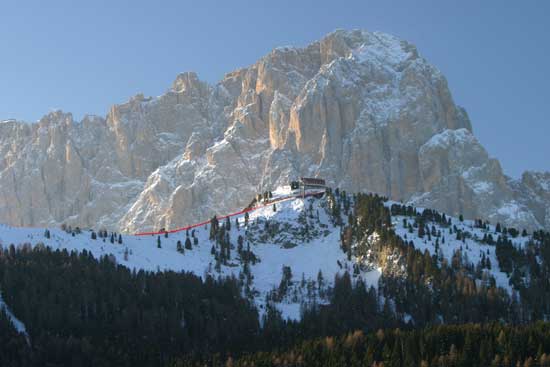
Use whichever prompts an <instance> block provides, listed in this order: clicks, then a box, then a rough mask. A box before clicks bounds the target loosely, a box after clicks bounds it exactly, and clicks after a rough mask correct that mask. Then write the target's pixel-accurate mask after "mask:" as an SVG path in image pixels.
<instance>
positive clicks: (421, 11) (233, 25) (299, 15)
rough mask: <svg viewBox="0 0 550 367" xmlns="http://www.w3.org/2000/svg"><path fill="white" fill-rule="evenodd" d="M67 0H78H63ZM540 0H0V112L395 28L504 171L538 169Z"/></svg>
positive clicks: (549, 8) (73, 107) (102, 98)
mask: <svg viewBox="0 0 550 367" xmlns="http://www.w3.org/2000/svg"><path fill="white" fill-rule="evenodd" d="M75 4H77V5H75ZM549 24H550V1H544V0H540V1H534V0H533V1H530V0H526V1H478V0H475V1H464V0H462V1H452V0H448V1H441V0H433V1H423V0H419V1H410V0H404V1H386V0H384V1H382V0H380V1H367V0H363V1H334V0H332V1H320V0H317V1H299V0H294V1H287V0H277V1H258V0H256V1H237V0H235V1H221V0H220V1H217V2H213V1H150V0H149V1H138V0H133V1H116V0H114V1H103V0H94V1H86V2H80V1H56V0H51V1H47V2H45V1H38V0H36V1H23V0H20V1H13V0H3V1H2V2H1V3H0V86H1V88H0V100H1V103H0V119H5V118H17V119H22V120H27V121H34V120H37V119H39V118H40V117H41V116H42V115H44V114H45V113H47V112H48V111H49V110H51V109H54V108H61V109H63V110H64V111H68V112H73V113H74V115H75V116H76V118H78V119H79V118H81V117H82V116H83V115H84V114H86V113H91V114H98V115H105V114H106V112H107V110H108V108H109V106H110V105H112V104H114V103H121V102H124V101H126V100H127V99H128V98H129V97H130V96H132V95H135V94H136V93H138V92H143V93H144V94H145V95H159V94H162V93H163V92H164V91H165V90H166V89H167V88H168V87H169V86H170V84H171V82H172V80H173V79H174V77H175V76H176V74H177V73H178V72H180V71H186V70H193V71H196V72H197V73H198V74H199V76H200V77H201V78H202V79H205V80H207V81H209V82H212V83H213V82H216V81H217V80H219V79H220V78H221V77H222V76H223V74H224V73H226V72H229V71H231V70H233V69H235V68H237V67H240V66H246V65H249V64H252V63H254V62H255V61H256V60H257V59H258V58H259V57H261V56H262V55H264V54H265V53H267V52H269V51H270V50H271V49H272V48H274V47H276V46H281V45H296V46H302V45H306V44H308V43H309V42H311V41H313V40H316V39H319V38H321V37H322V36H323V35H325V34H326V33H329V32H330V31H332V30H334V29H336V28H346V29H352V28H363V29H367V30H380V31H385V32H388V33H392V34H395V35H397V36H399V37H401V38H404V39H406V40H409V41H411V42H413V43H414V44H416V45H417V46H418V48H419V50H420V52H421V53H422V54H423V55H424V56H425V57H426V58H427V59H428V60H429V61H430V62H431V63H433V64H434V65H436V66H437V67H438V68H439V69H440V70H442V71H443V73H444V74H445V75H446V76H447V78H448V80H449V85H450V88H451V91H452V92H453V95H454V98H455V101H456V102H457V103H458V104H460V105H462V106H464V107H465V108H466V109H467V110H468V112H469V114H470V118H471V119H472V123H473V126H474V131H475V133H476V135H477V136H478V138H479V139H480V140H481V142H482V143H483V144H484V145H485V146H486V148H487V149H488V150H489V153H490V154H491V155H492V156H495V157H497V158H499V159H500V160H501V162H502V165H503V167H504V169H505V171H506V173H508V174H510V175H512V176H516V177H517V176H519V174H520V173H521V171H522V170H523V169H538V170H550V143H549V140H550V139H549V138H550V118H549V114H548V107H549V106H550V91H549V85H548V84H549V83H550V71H549V70H550V26H549Z"/></svg>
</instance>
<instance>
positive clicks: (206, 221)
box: [135, 191, 325, 236]
mask: <svg viewBox="0 0 550 367" xmlns="http://www.w3.org/2000/svg"><path fill="white" fill-rule="evenodd" d="M324 193H325V191H315V192H307V193H305V194H304V195H301V194H298V195H289V196H284V197H281V198H277V199H275V200H271V201H269V202H267V203H264V204H262V205H259V206H255V207H252V208H246V209H243V210H241V211H238V212H235V213H231V214H227V215H223V216H221V217H216V218H218V220H221V219H225V218H230V217H234V216H236V215H241V214H244V213H248V212H251V211H254V210H257V209H260V208H265V207H266V206H268V205H273V204H276V203H280V202H281V201H287V200H292V199H296V198H300V197H308V196H315V195H319V194H324ZM208 223H210V219H209V220H205V221H204V222H200V223H195V224H192V225H190V226H187V227H180V228H176V229H171V230H169V231H157V232H140V233H136V234H135V236H154V235H161V234H165V233H177V232H181V231H187V230H189V229H193V228H197V227H201V226H204V225H206V224H208Z"/></svg>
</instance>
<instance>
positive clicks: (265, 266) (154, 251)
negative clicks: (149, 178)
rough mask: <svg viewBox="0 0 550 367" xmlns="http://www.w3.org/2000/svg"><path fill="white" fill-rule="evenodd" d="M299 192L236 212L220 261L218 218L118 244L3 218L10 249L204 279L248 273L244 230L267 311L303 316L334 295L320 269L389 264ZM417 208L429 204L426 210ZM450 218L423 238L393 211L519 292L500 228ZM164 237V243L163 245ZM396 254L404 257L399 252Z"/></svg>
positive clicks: (372, 273)
mask: <svg viewBox="0 0 550 367" xmlns="http://www.w3.org/2000/svg"><path fill="white" fill-rule="evenodd" d="M292 194H295V192H292V191H291V190H290V188H289V187H281V188H278V189H277V190H275V191H273V196H272V199H271V200H281V199H283V201H279V202H276V204H275V205H271V204H270V205H267V206H263V207H259V208H257V209H255V210H253V211H251V212H249V213H248V216H249V218H248V224H245V222H246V218H245V216H246V214H240V215H237V216H236V217H232V218H230V220H229V222H230V225H231V228H230V230H229V231H227V233H228V235H227V236H228V239H229V242H230V243H231V249H230V257H229V259H228V260H227V262H226V263H225V264H223V263H220V262H219V261H217V260H216V258H215V256H214V255H213V250H214V249H213V247H214V248H215V241H211V240H210V238H209V237H210V224H206V225H203V226H200V227H197V228H195V229H193V230H189V231H187V232H185V231H182V232H178V233H172V234H169V235H168V237H165V236H164V235H160V236H158V235H148V236H133V235H122V236H121V239H122V243H121V244H119V243H118V235H115V236H114V237H115V238H114V239H115V241H114V243H111V241H110V234H109V236H108V237H107V238H105V239H103V238H100V237H98V238H97V239H92V236H91V234H92V232H91V230H85V231H82V232H81V233H79V234H72V233H68V232H66V231H63V230H61V229H58V228H49V229H48V230H49V232H50V238H46V236H45V229H44V228H14V227H10V226H7V225H0V246H2V247H4V248H6V247H8V246H10V245H11V244H14V245H16V246H17V245H24V244H30V245H31V246H36V245H39V244H43V245H45V246H48V247H50V248H52V249H60V250H67V251H77V252H80V251H83V250H86V251H89V252H90V253H91V254H93V256H95V257H97V258H99V257H102V256H106V255H109V256H111V257H112V258H113V260H115V261H116V262H117V263H118V264H121V265H123V266H126V267H128V268H130V269H137V270H145V271H152V272H155V271H166V270H172V271H178V272H179V271H185V272H191V273H193V274H195V275H197V276H199V277H202V278H203V279H204V278H205V277H206V276H213V277H216V278H217V277H227V276H233V277H235V278H238V279H239V278H240V279H243V278H244V276H243V273H244V267H245V262H244V261H243V260H242V259H241V258H240V255H239V253H238V250H237V244H238V243H239V237H242V238H241V243H242V245H243V246H242V247H243V248H244V249H247V248H250V251H252V253H253V254H254V256H255V257H256V258H257V261H256V262H250V263H249V265H248V266H249V270H250V274H251V281H250V291H251V292H249V294H248V295H249V296H250V297H252V298H253V300H254V302H255V304H256V306H257V307H258V310H259V312H260V314H262V313H263V312H265V307H266V303H267V302H272V303H273V304H274V305H275V307H277V308H278V309H279V310H280V311H281V313H282V315H283V317H285V318H289V319H295V320H296V319H300V317H301V314H300V313H301V310H302V307H304V306H307V304H309V303H312V302H314V303H316V304H323V303H326V302H328V297H327V296H326V294H324V293H323V292H322V291H321V290H319V291H317V290H316V291H314V294H313V295H311V292H310V293H309V294H308V295H306V294H305V290H304V283H309V282H316V281H317V280H318V277H319V272H321V273H322V277H323V279H324V284H325V287H330V286H331V285H332V283H333V281H334V278H335V276H336V275H337V274H343V273H344V272H346V271H347V272H349V273H350V274H353V270H354V265H355V264H357V263H359V264H361V267H360V269H361V270H360V271H359V274H357V275H354V279H355V280H357V279H358V277H360V278H362V280H363V281H364V282H365V284H366V285H367V286H369V287H370V286H372V287H374V288H377V286H378V281H379V279H380V277H381V275H382V272H383V269H382V268H380V267H378V265H377V264H375V263H372V264H371V263H365V262H366V260H365V258H364V257H361V258H357V257H356V256H355V255H353V256H352V257H351V259H350V260H348V258H347V256H346V254H345V253H344V251H343V250H342V249H341V247H340V230H341V229H340V227H337V226H334V225H333V224H332V222H331V218H330V216H329V215H328V213H327V209H326V206H327V201H326V200H325V198H324V197H323V198H320V199H319V198H315V197H308V198H290V199H288V198H287V197H288V196H289V195H292ZM285 198H287V199H285ZM392 204H395V202H391V201H388V202H387V203H386V205H387V206H388V207H390V206H391V205H392ZM417 210H419V211H420V212H421V211H422V209H417ZM448 218H450V220H451V226H449V225H444V226H443V225H442V226H440V225H438V224H437V223H431V222H430V223H428V228H429V229H431V228H432V226H435V230H436V231H437V232H438V233H439V235H438V236H431V237H430V236H424V237H423V238H420V237H419V235H418V233H417V230H416V229H415V230H414V231H413V232H412V233H411V232H410V230H409V228H408V227H405V226H404V220H405V221H407V222H408V223H412V221H413V219H412V218H411V217H407V216H399V215H395V216H393V217H392V224H393V228H394V230H395V232H396V234H397V235H398V236H400V237H401V238H403V239H404V240H406V241H412V243H413V245H414V247H415V248H417V249H419V250H420V251H423V252H424V251H428V252H429V253H430V254H432V255H437V256H438V258H439V259H440V261H442V260H443V259H445V260H446V261H447V262H449V263H451V261H452V258H453V255H454V254H455V252H456V251H457V250H461V252H462V261H463V262H464V263H471V264H472V265H473V266H475V265H476V264H478V263H479V262H480V261H481V259H482V258H485V259H488V260H489V261H490V263H491V268H490V269H484V271H486V272H488V274H487V275H490V276H492V277H494V279H495V281H496V284H497V285H498V286H499V287H501V288H503V289H505V290H506V291H507V292H508V293H509V294H511V293H512V287H511V286H510V283H509V280H510V277H509V275H508V274H506V273H504V272H502V271H501V270H500V268H499V263H498V260H497V258H496V254H495V246H492V245H487V244H483V243H482V242H481V239H482V238H483V237H484V235H485V234H492V235H493V236H495V227H494V226H488V227H487V228H486V229H482V228H476V227H475V226H474V222H473V221H468V220H466V221H460V220H458V219H456V218H452V217H448ZM237 223H238V225H237ZM305 223H307V225H306V224H305ZM224 224H226V220H225V219H222V220H220V226H222V225H224ZM304 227H307V228H308V231H306V232H307V236H306V237H304ZM454 227H456V228H457V229H459V230H460V231H462V232H464V233H469V235H468V237H467V238H465V239H460V240H459V239H457V238H456V234H455V232H453V233H452V234H451V233H450V228H454ZM273 228H274V229H273ZM270 229H273V230H270ZM187 236H189V238H190V240H191V243H192V248H191V249H184V251H183V253H180V252H178V250H177V243H178V241H181V244H182V245H184V244H185V241H186V238H187ZM159 238H160V244H161V245H160V248H159V247H158V240H159ZM194 238H196V242H197V243H196V244H194V242H195V240H194ZM377 238H378V237H377V236H376V233H375V234H373V235H371V238H369V240H368V241H377ZM443 238H444V241H443ZM528 240H529V237H521V236H519V237H517V238H515V239H513V243H514V245H515V246H517V247H520V248H521V247H524V246H525V245H526V244H527V242H528ZM436 241H437V242H438V246H436ZM436 247H438V250H436ZM214 252H215V251H214ZM393 260H394V261H398V259H393ZM283 267H289V268H290V270H291V273H292V278H291V286H290V288H289V292H288V294H287V295H286V296H285V297H283V298H280V299H275V300H274V298H273V294H274V292H276V291H275V290H276V289H277V288H278V287H279V285H280V283H281V278H282V275H283ZM314 288H315V289H317V288H316V287H314ZM243 292H244V290H243ZM0 301H1V300H0ZM0 305H3V303H0ZM10 315H11V314H10ZM12 320H14V324H15V325H17V326H18V329H19V330H22V331H24V325H22V324H21V323H20V322H18V321H17V319H16V318H15V316H13V315H12Z"/></svg>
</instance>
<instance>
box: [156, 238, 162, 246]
mask: <svg viewBox="0 0 550 367" xmlns="http://www.w3.org/2000/svg"><path fill="white" fill-rule="evenodd" d="M161 247H162V246H161V245H160V236H158V237H157V248H161Z"/></svg>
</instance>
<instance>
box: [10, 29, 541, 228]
mask: <svg viewBox="0 0 550 367" xmlns="http://www.w3.org/2000/svg"><path fill="white" fill-rule="evenodd" d="M0 134H1V135H0V154H1V160H0V221H1V222H7V223H10V224H13V225H25V226H38V225H40V226H44V225H56V224H60V223H67V224H72V225H80V226H83V227H91V226H94V227H97V226H103V227H105V228H108V229H117V230H122V231H127V232H134V231H138V230H148V229H155V228H162V227H167V228H170V227H176V226H181V225H184V224H187V223H191V222H194V221H196V220H200V219H205V218H208V217H209V216H211V215H213V214H214V213H220V212H225V211H230V210H234V209H236V208H239V207H243V206H244V205H246V204H248V202H247V201H248V200H249V198H250V197H251V196H253V195H254V194H255V193H256V192H259V191H263V190H267V189H270V188H272V187H275V186H277V185H281V184H286V183H287V182H288V181H289V179H291V178H294V177H298V176H300V175H305V176H321V177H324V178H326V179H327V180H328V182H329V183H330V184H331V185H333V186H339V187H341V188H343V189H346V190H350V191H374V192H378V193H381V194H384V195H387V196H389V197H390V198H392V199H395V200H402V201H406V202H411V203H414V204H415V205H419V206H426V207H433V208H436V209H440V210H442V211H445V212H447V213H450V214H464V215H465V216H466V217H471V218H474V217H475V218H477V217H479V218H486V219H489V220H491V221H492V222H497V221H499V222H502V223H504V224H506V225H514V226H517V227H526V228H529V229H534V228H547V229H550V209H549V208H550V178H549V175H550V174H549V173H533V172H528V173H525V174H524V176H523V178H522V179H521V180H513V179H511V178H509V177H507V176H506V175H505V174H504V173H503V171H502V169H501V167H500V164H499V162H498V161H497V160H495V159H492V158H491V157H489V156H488V154H487V152H486V151H485V149H484V148H483V147H482V146H481V145H480V144H479V142H478V141H477V140H476V138H475V137H474V135H473V132H472V126H471V123H470V120H469V118H468V115H467V113H466V112H465V110H464V109H462V108H460V107H458V106H456V105H455V103H454V102H453V99H452V96H451V93H450V91H449V88H448V86H447V81H446V79H445V77H444V76H443V75H442V74H441V73H440V72H439V71H438V70H437V69H436V68H435V67H433V66H431V65H430V64H429V63H428V62H427V61H426V60H425V59H424V58H422V57H421V56H420V55H419V53H418V51H417V50H416V48H415V47H414V46H413V45H411V44H409V43H407V42H405V41H402V40H399V39H397V38H395V37H393V36H390V35H387V34H383V33H378V32H367V31H340V30H339V31H335V32H333V33H331V34H329V35H328V36H326V37H325V38H323V39H322V40H321V41H318V42H314V43H312V44H311V45H309V46H307V47H305V48H292V47H285V48H277V49H274V50H273V51H272V52H271V53H269V54H268V55H266V56H265V57H263V58H262V59H260V60H259V61H258V62H257V63H256V64H254V65H252V66H250V67H247V68H243V69H239V70H236V71H234V72H232V73H229V74H227V75H226V76H225V77H224V78H223V80H221V81H220V82H219V83H218V84H216V85H208V84H206V83H204V82H202V81H200V80H199V78H198V77H197V75H196V74H195V73H182V74H180V75H178V76H177V78H176V80H175V81H174V83H173V85H172V87H171V88H170V90H168V91H167V92H166V93H165V94H164V95H162V96H160V97H157V98H145V97H144V96H143V95H137V96H136V97H134V98H132V99H131V100H130V101H129V102H128V103H125V104H122V105H116V106H114V107H112V108H111V110H110V111H109V113H108V115H107V117H106V118H100V117H86V118H85V119H84V120H83V121H81V122H75V121H73V119H72V117H71V115H70V114H65V113H62V112H55V113H51V114H49V115H47V116H45V117H44V118H43V119H42V120H40V121H39V122H38V123H35V124H26V123H22V122H16V121H7V122H4V123H0Z"/></svg>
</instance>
